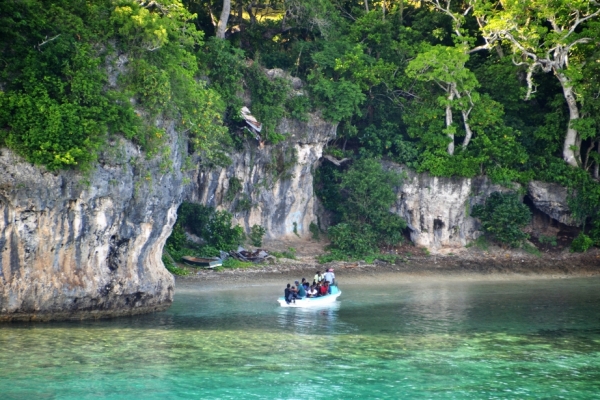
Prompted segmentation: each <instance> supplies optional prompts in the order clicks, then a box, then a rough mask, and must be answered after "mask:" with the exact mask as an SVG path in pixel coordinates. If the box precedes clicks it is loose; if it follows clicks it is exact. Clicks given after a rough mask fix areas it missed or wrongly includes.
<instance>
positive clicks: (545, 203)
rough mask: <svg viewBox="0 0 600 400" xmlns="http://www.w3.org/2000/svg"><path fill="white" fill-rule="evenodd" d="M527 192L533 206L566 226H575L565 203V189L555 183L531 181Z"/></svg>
mask: <svg viewBox="0 0 600 400" xmlns="http://www.w3.org/2000/svg"><path fill="white" fill-rule="evenodd" d="M527 194H528V195H529V197H530V198H531V201H532V202H533V204H534V205H535V208H537V209H538V210H540V211H541V212H543V213H544V214H546V215H548V216H549V217H550V218H552V219H555V220H556V221H558V222H560V223H561V224H565V225H567V226H576V225H577V223H576V222H575V221H574V220H573V218H572V217H571V210H570V209H569V205H568V203H567V189H566V188H565V187H563V186H560V185H559V184H556V183H548V182H540V181H531V182H529V185H528V187H527Z"/></svg>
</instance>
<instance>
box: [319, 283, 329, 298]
mask: <svg viewBox="0 0 600 400" xmlns="http://www.w3.org/2000/svg"><path fill="white" fill-rule="evenodd" d="M328 291H329V285H328V284H327V281H325V282H323V284H322V285H321V288H320V289H319V295H321V296H326V295H327V292H328Z"/></svg>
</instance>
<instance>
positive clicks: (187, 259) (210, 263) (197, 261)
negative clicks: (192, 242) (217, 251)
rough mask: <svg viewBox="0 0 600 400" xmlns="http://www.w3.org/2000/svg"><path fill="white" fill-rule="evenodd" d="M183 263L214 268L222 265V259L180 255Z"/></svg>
mask: <svg viewBox="0 0 600 400" xmlns="http://www.w3.org/2000/svg"><path fill="white" fill-rule="evenodd" d="M181 259H182V260H183V262H184V263H186V264H188V265H191V266H192V267H202V268H211V269H212V268H216V267H219V266H221V265H223V261H222V260H220V259H218V258H199V257H192V256H183V257H181Z"/></svg>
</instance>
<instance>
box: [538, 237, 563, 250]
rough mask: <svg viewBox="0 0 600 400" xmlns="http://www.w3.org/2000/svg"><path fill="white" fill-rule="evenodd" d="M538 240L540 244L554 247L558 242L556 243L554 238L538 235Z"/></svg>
mask: <svg viewBox="0 0 600 400" xmlns="http://www.w3.org/2000/svg"><path fill="white" fill-rule="evenodd" d="M538 240H539V242H540V243H541V244H549V245H551V246H554V247H556V246H558V242H557V241H556V236H546V235H540V237H539V238H538Z"/></svg>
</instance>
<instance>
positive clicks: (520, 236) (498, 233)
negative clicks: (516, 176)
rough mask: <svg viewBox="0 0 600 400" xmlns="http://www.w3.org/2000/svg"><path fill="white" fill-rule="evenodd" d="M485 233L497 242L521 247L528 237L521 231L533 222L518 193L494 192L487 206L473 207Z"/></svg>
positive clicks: (486, 203) (473, 213)
mask: <svg viewBox="0 0 600 400" xmlns="http://www.w3.org/2000/svg"><path fill="white" fill-rule="evenodd" d="M471 215H473V216H474V217H476V218H479V220H480V221H481V226H482V228H483V230H484V232H485V233H486V234H487V235H489V236H490V237H491V238H492V239H494V240H496V241H497V242H499V243H501V244H503V245H508V246H511V247H519V246H520V245H521V244H522V243H523V242H524V241H525V240H526V239H527V238H528V237H529V235H527V234H526V233H525V232H523V231H522V230H521V229H522V228H523V227H524V226H525V225H527V224H529V223H530V222H531V211H530V210H529V208H528V207H527V206H526V205H525V204H523V203H522V202H521V199H520V198H519V195H518V194H517V193H501V192H494V193H492V194H491V195H490V196H489V197H488V198H487V199H486V200H485V204H483V205H481V204H478V205H475V206H473V210H472V213H471Z"/></svg>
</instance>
